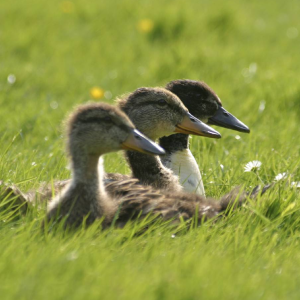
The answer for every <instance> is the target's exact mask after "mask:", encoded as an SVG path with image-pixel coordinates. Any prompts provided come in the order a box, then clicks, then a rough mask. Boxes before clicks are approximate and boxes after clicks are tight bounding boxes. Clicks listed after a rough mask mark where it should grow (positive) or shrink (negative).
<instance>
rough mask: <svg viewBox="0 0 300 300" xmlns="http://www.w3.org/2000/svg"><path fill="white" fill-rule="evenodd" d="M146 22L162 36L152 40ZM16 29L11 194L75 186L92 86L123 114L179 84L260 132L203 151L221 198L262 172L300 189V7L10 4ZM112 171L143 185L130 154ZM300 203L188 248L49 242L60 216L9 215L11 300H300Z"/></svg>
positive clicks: (7, 133)
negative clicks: (71, 134) (138, 95)
mask: <svg viewBox="0 0 300 300" xmlns="http://www.w3.org/2000/svg"><path fill="white" fill-rule="evenodd" d="M66 11H67V12H66ZM143 19H150V20H152V22H153V24H154V28H153V30H152V31H150V32H148V33H145V32H140V31H139V30H138V29H137V24H138V22H139V21H140V20H143ZM0 20H1V28H0V105H1V108H0V118H1V122H0V133H1V135H0V144H1V148H0V179H2V180H4V181H5V182H7V183H16V184H18V185H19V186H20V187H21V188H22V189H24V190H27V189H29V188H36V187H37V186H38V184H39V182H40V181H51V180H52V179H57V178H67V177H69V170H68V169H67V168H66V166H67V160H66V158H65V156H64V143H63V139H62V127H61V121H62V120H63V118H64V116H65V115H66V113H67V112H68V111H70V110H71V109H72V107H73V106H74V105H76V104H79V103H84V102H86V101H88V100H89V99H90V95H89V93H90V89H91V88H92V87H94V86H98V87H101V88H102V89H104V90H105V91H108V92H107V93H106V94H105V96H106V98H103V99H102V100H103V101H107V102H110V103H112V101H113V99H114V98H115V97H116V96H118V95H121V94H123V93H125V92H129V91H132V90H134V89H136V88H137V87H140V86H163V85H165V84H166V83H167V82H168V81H170V80H173V79H178V78H190V79H198V80H204V81H206V82H207V83H208V84H209V85H210V86H211V87H212V88H213V89H214V90H215V91H216V92H217V93H218V95H219V97H220V98H221V99H222V101H223V104H224V106H225V108H226V109H228V110H229V111H230V112H232V113H233V114H235V115H236V116H237V117H238V118H240V119H241V120H242V121H243V122H244V123H246V124H247V125H249V127H250V128H251V134H250V135H246V134H240V133H236V132H233V131H229V130H225V129H220V130H219V129H218V130H219V131H220V132H221V133H222V136H223V138H222V139H221V140H210V139H204V138H196V137H194V138H193V139H192V147H191V149H192V151H193V153H194V154H195V157H196V159H197V161H198V162H199V165H200V166H201V170H202V171H203V174H205V175H204V178H205V187H206V191H207V194H208V195H211V196H214V197H219V196H220V195H222V194H224V193H225V192H228V191H229V190H230V189H231V188H232V187H233V186H235V185H239V184H242V185H245V186H247V187H249V186H254V185H256V184H257V183H259V179H258V178H257V177H256V176H255V174H253V173H244V172H243V166H244V165H245V164H246V163H247V162H248V161H251V160H254V159H257V160H260V161H261V162H262V168H261V170H260V172H259V175H260V178H261V180H263V181H264V182H270V181H272V180H273V178H274V176H275V175H277V174H278V173H282V172H289V178H288V182H287V183H289V181H300V168H299V162H300V143H299V139H300V134H299V125H300V121H299V120H300V119H299V115H300V77H299V69H300V60H299V49H300V19H299V5H298V1H296V0H291V1H283V0H282V1H281V0H278V1H274V0H272V1H271V0H266V1H263V2H261V1H246V0H244V1H237V0H234V1H222V0H216V1H207V0H206V1H204V0H203V1H196V0H194V1H186V0H174V1H161V0H151V1H146V0H144V1H136V0H127V1H115V0H104V1H96V0H91V1H73V2H72V3H71V4H70V3H69V2H68V1H67V2H66V1H65V2H63V1H57V0H53V1H38V0H25V1H1V3H0ZM9 74H14V75H15V77H16V82H15V83H14V84H9V83H8V82H7V77H8V75H9ZM261 103H265V109H264V110H259V107H260V105H261ZM237 135H239V136H240V139H237V138H236V136H237ZM220 164H222V165H223V166H224V169H223V170H222V169H221V168H220ZM105 166H106V170H107V171H109V172H121V173H124V172H128V168H127V166H126V164H125V162H124V160H123V159H122V155H121V154H119V153H118V154H111V155H107V157H106V160H105ZM299 200H300V196H299V192H298V191H296V190H295V189H291V188H289V187H288V186H287V185H286V183H285V182H284V183H281V184H278V185H277V186H276V187H275V188H274V189H273V190H272V191H271V192H269V193H268V194H267V195H265V196H264V197H262V198H261V199H259V201H258V202H257V203H249V204H248V205H247V206H246V207H244V208H243V209H241V210H240V211H238V212H237V213H235V214H234V215H232V216H231V217H230V218H228V219H226V220H221V221H220V222H218V223H217V224H214V225H212V224H205V225H203V226H201V227H200V228H192V229H190V230H184V232H181V233H178V234H176V237H175V238H172V234H173V233H174V229H172V228H169V227H168V226H166V225H164V224H155V225H153V226H151V230H149V231H147V232H145V233H143V234H141V235H136V234H135V233H136V232H138V231H139V230H140V228H141V227H142V226H143V224H130V225H128V226H127V227H126V228H124V229H122V230H120V229H111V230H109V231H105V232H101V231H100V230H99V223H97V224H95V225H94V226H92V227H91V228H89V229H88V230H82V231H79V232H76V233H75V234H74V233H72V234H71V233H66V234H64V233H62V232H60V231H59V232H57V233H56V234H53V233H49V234H41V232H40V230H39V224H40V221H41V219H42V218H43V216H44V211H38V210H32V211H30V213H29V214H28V215H27V216H25V217H24V216H23V217H22V216H16V217H14V216H11V215H9V213H8V210H6V211H5V210H3V209H2V212H1V213H0V239H1V242H0V253H1V256H0V257H1V258H0V282H1V283H0V297H1V299H217V298H218V299H251V300H252V299H299V295H300V288H299V280H300V272H299V264H300V252H299V242H300V231H299V229H300V204H299ZM2 203H3V202H2ZM0 209H1V208H0Z"/></svg>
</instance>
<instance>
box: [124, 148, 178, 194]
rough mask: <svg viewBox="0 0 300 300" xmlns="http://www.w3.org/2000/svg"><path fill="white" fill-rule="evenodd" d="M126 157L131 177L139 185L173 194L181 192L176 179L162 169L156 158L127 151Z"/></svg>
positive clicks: (168, 171)
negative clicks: (136, 180)
mask: <svg viewBox="0 0 300 300" xmlns="http://www.w3.org/2000/svg"><path fill="white" fill-rule="evenodd" d="M126 157H127V160H128V163H129V164H130V166H131V170H132V175H133V176H134V177H136V178H137V179H139V181H140V182H141V184H143V185H151V186H153V187H155V188H159V189H167V190H169V191H173V192H177V191H181V190H182V188H181V186H180V184H179V181H178V177H177V176H176V175H174V174H173V172H172V171H171V170H169V169H167V168H165V167H164V165H163V164H162V163H161V161H160V159H159V157H158V156H150V155H147V154H142V153H139V152H133V151H127V152H126Z"/></svg>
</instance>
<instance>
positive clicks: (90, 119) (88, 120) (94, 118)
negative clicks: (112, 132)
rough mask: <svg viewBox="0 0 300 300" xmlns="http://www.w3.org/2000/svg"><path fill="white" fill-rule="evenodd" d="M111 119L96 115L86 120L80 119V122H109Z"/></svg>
mask: <svg viewBox="0 0 300 300" xmlns="http://www.w3.org/2000/svg"><path fill="white" fill-rule="evenodd" d="M111 121H112V120H111V119H110V120H108V119H105V118H98V117H93V118H88V119H86V120H81V122H82V123H102V122H106V123H108V122H111Z"/></svg>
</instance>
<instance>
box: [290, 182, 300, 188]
mask: <svg viewBox="0 0 300 300" xmlns="http://www.w3.org/2000/svg"><path fill="white" fill-rule="evenodd" d="M291 186H292V187H295V188H297V189H300V181H293V182H291Z"/></svg>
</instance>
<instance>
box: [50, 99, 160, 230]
mask: <svg viewBox="0 0 300 300" xmlns="http://www.w3.org/2000/svg"><path fill="white" fill-rule="evenodd" d="M121 149H130V150H136V151H141V152H143V153H148V154H149V153H150V154H156V155H162V154H164V151H163V149H162V148H161V147H159V146H158V145H156V144H155V143H153V142H152V141H150V140H149V139H147V138H146V137H145V136H143V135H142V134H141V133H140V132H139V131H138V130H136V129H135V127H134V125H133V123H132V122H131V121H130V120H129V118H128V117H127V116H126V115H125V114H124V113H123V112H121V111H120V110H119V109H118V108H116V107H113V106H111V105H108V104H104V103H98V104H88V105H83V106H80V107H78V108H77V109H76V110H75V112H73V113H72V114H71V115H70V117H69V120H68V121H67V150H68V153H69V156H70V162H71V169H72V178H71V181H70V182H69V183H68V184H67V186H66V187H65V189H64V190H63V192H62V193H61V195H59V196H57V197H56V198H55V199H53V200H52V201H51V202H50V204H49V209H48V213H47V220H51V219H54V218H55V217H59V218H64V219H65V220H64V221H65V223H64V226H70V227H77V226H79V225H80V224H81V223H82V222H83V221H85V223H86V224H87V225H89V224H91V223H92V222H94V221H95V220H96V219H98V218H102V217H104V218H105V219H104V223H103V225H104V226H106V225H107V224H109V223H110V222H111V220H112V218H113V216H114V215H115V212H116V210H117V204H116V202H115V201H114V200H113V199H112V198H111V197H110V196H109V194H108V193H107V192H106V190H105V187H104V184H103V173H104V172H103V167H102V166H101V165H99V166H98V161H99V157H100V156H102V155H103V154H105V153H108V152H112V151H118V150H121Z"/></svg>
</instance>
